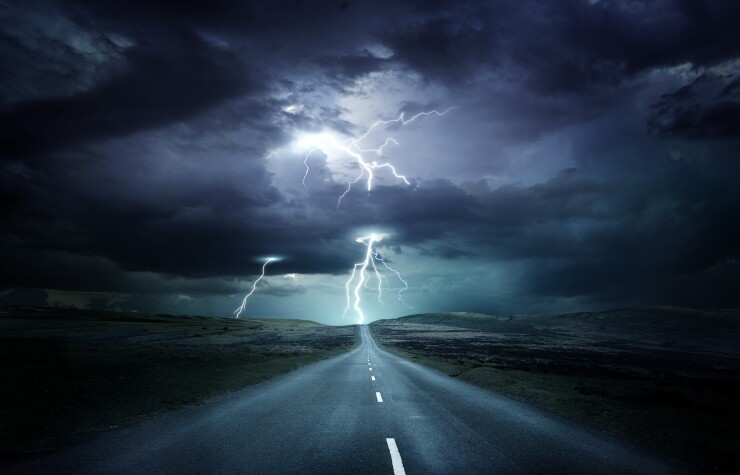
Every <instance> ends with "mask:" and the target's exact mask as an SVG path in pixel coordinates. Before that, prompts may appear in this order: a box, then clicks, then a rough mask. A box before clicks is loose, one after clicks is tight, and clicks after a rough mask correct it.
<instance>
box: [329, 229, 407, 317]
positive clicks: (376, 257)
mask: <svg viewBox="0 0 740 475" xmlns="http://www.w3.org/2000/svg"><path fill="white" fill-rule="evenodd" d="M388 236H389V235H388V234H377V233H373V234H371V235H369V236H360V237H358V238H357V239H355V241H356V242H358V243H360V244H364V245H365V246H367V250H366V251H365V259H364V260H363V261H361V262H358V263H357V264H355V265H354V267H353V268H352V273H351V274H350V276H349V279H347V283H346V284H345V285H344V288H345V290H346V291H347V307H345V309H344V314H342V316H344V315H346V314H347V311H349V309H350V307H352V308H354V310H355V312H356V313H357V316H358V321H357V323H363V322H364V321H365V314H364V313H363V312H362V308H361V307H360V303H361V297H360V290H361V289H362V288H363V287H364V286H366V285H367V282H368V269H367V268H368V266H372V268H373V272H374V274H375V277H376V279H377V281H378V301H380V303H383V279H384V278H385V277H384V276H383V275H382V274H381V273H380V272H379V270H378V267H377V266H376V264H375V263H376V262H380V263H382V264H383V266H384V267H385V268H386V269H388V270H389V271H391V272H393V273H394V274H396V277H397V278H398V280H400V281H401V282H402V283H403V285H404V286H403V287H402V288H401V289H399V290H398V300H399V301H400V302H401V303H403V304H404V305H406V306H407V307H408V308H409V309H411V308H412V307H410V306H409V305H408V304H407V303H406V302H405V301H404V300H403V296H402V295H401V294H402V293H403V292H404V291H406V290H408V288H409V284H408V283H407V282H406V281H405V280H403V278H402V277H401V274H400V273H399V272H398V271H397V270H395V269H393V268H391V267H390V266H389V265H388V264H387V263H386V262H385V261H384V260H383V258H382V257H381V255H380V253H379V252H377V251H376V250H375V249H374V248H373V245H374V244H375V243H378V242H380V241H382V240H383V239H385V238H387V237H388ZM358 269H359V272H358ZM353 282H354V288H353V289H352V290H350V288H351V287H352V285H353Z"/></svg>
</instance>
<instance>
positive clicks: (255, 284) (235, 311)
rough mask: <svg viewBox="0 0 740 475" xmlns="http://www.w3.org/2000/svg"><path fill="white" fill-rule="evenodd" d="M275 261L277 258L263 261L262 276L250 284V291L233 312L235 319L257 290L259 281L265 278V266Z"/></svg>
mask: <svg viewBox="0 0 740 475" xmlns="http://www.w3.org/2000/svg"><path fill="white" fill-rule="evenodd" d="M276 260H277V258H275V257H268V258H267V259H266V260H265V263H264V264H262V274H261V275H260V276H259V278H257V280H255V281H254V283H253V284H252V290H250V291H249V293H248V294H247V295H245V296H244V300H242V304H241V305H239V306H238V307H237V308H236V310H234V313H235V314H236V318H239V315H241V313H242V312H243V311H244V309H245V308H247V300H248V299H249V297H251V296H252V294H253V293H254V291H255V289H256V288H257V283H258V282H259V281H260V280H262V278H263V277H265V268H267V264H269V263H270V262H272V261H276Z"/></svg>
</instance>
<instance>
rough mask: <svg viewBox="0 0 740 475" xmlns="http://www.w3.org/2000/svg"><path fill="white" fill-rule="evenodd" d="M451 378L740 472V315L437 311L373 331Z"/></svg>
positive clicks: (705, 468) (710, 466) (706, 465)
mask: <svg viewBox="0 0 740 475" xmlns="http://www.w3.org/2000/svg"><path fill="white" fill-rule="evenodd" d="M370 328H371V330H372V331H373V333H374V335H375V336H376V339H377V341H378V342H379V343H381V344H382V345H383V346H384V347H385V348H387V349H390V350H391V351H393V352H396V353H398V354H401V355H402V356H406V357H408V358H411V359H413V360H414V361H418V362H420V363H423V364H427V365H429V366H432V367H435V368H437V369H439V370H441V371H443V372H445V373H447V374H449V375H450V376H453V377H457V378H460V379H462V380H465V381H468V382H471V383H474V384H477V385H479V386H482V387H485V388H489V389H492V390H494V391H496V392H499V393H501V394H504V395H507V396H509V397H512V398H514V399H517V400H521V401H525V402H529V403H531V404H534V405H536V406H538V407H541V408H543V409H546V410H549V411H552V412H554V413H557V414H559V415H561V416H564V417H567V418H570V419H572V420H575V421H578V422H579V423H583V424H586V425H589V426H592V427H595V428H597V429H600V430H603V431H605V432H607V433H610V434H613V435H617V436H619V437H623V438H626V439H628V440H631V441H633V442H634V443H638V444H641V445H645V446H648V447H650V448H652V449H654V450H657V451H660V452H664V453H666V454H669V455H671V456H674V457H677V458H679V459H682V460H684V461H687V462H688V463H690V464H693V465H694V466H696V467H697V469H698V470H699V471H701V472H714V473H740V470H738V469H740V455H739V454H740V312H737V311H721V312H705V311H698V310H689V309H676V308H643V309H623V310H614V311H610V312H597V313H579V314H569V315H550V316H548V315H535V316H503V317H502V316H485V315H477V314H425V315H414V316H410V317H404V318H400V319H395V320H382V321H378V322H375V323H373V324H371V325H370Z"/></svg>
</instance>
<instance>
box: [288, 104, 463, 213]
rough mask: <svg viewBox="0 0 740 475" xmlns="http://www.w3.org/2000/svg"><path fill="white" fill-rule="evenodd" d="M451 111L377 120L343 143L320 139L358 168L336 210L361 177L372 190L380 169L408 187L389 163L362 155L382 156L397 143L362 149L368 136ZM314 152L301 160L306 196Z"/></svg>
mask: <svg viewBox="0 0 740 475" xmlns="http://www.w3.org/2000/svg"><path fill="white" fill-rule="evenodd" d="M452 109H455V107H450V108H448V109H446V110H444V111H442V112H439V111H437V110H431V111H426V112H419V113H418V114H416V115H414V116H412V117H411V118H408V119H407V118H406V116H405V114H404V113H403V112H402V113H401V114H400V115H399V116H398V117H396V118H395V119H390V120H378V121H376V122H374V123H373V124H372V125H371V126H370V127H369V128H368V129H367V130H366V131H365V132H364V133H363V134H362V135H359V136H357V137H353V138H349V139H347V140H345V141H343V142H340V141H337V140H335V139H334V138H333V137H330V136H329V137H322V138H326V139H328V141H329V142H330V143H331V145H332V146H333V147H334V148H336V149H338V150H341V151H343V152H344V153H346V154H347V155H349V156H350V157H352V158H354V159H355V161H356V162H357V164H358V165H359V167H360V173H359V175H357V177H356V178H355V179H354V180H351V181H349V182H348V183H347V189H346V190H345V191H344V193H342V194H341V195H340V196H339V199H337V208H339V206H340V205H341V204H342V199H343V198H344V197H345V196H347V193H349V192H350V191H351V190H352V185H355V184H357V183H358V182H359V181H360V180H361V179H362V178H363V177H365V176H366V175H367V178H366V182H367V191H368V192H370V191H372V189H373V178H375V174H374V171H375V170H378V169H380V168H387V169H389V170H390V171H391V173H392V174H393V176H394V177H396V178H398V179H399V180H401V181H403V182H404V183H405V184H406V185H410V184H411V183H410V182H409V180H408V178H407V177H406V176H405V175H401V174H400V173H399V172H398V170H396V167H395V166H393V165H392V164H391V163H389V162H379V161H378V160H366V159H365V158H364V157H363V155H364V154H368V153H370V154H375V155H377V156H379V157H380V156H382V155H383V150H384V149H385V148H386V147H387V146H388V145H390V144H393V145H398V142H397V141H396V140H395V139H393V138H391V137H387V138H386V139H385V140H384V141H383V143H382V144H380V145H379V146H377V147H375V148H364V147H363V146H362V145H361V142H363V141H364V140H365V139H367V138H368V136H369V135H370V134H371V133H372V132H373V131H374V130H375V129H377V128H378V127H380V126H384V125H390V124H400V125H401V126H405V125H408V124H410V123H412V122H414V121H416V120H417V119H419V118H421V117H426V116H430V115H435V116H437V117H442V116H444V115H446V114H447V113H448V112H450V111H451V110H452ZM316 150H321V147H319V146H317V145H313V148H312V149H311V151H309V152H308V153H307V154H306V157H305V159H304V160H303V164H304V165H305V166H306V173H305V174H304V175H303V186H304V187H305V188H306V193H307V194H308V188H307V187H306V177H307V176H308V173H309V171H310V168H309V165H308V158H309V157H310V155H311V154H312V153H313V152H315V151H316Z"/></svg>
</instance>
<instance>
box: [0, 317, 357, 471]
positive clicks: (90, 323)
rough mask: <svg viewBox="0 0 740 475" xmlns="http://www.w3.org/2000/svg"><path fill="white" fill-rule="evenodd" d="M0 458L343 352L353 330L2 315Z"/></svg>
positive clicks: (296, 323)
mask: <svg viewBox="0 0 740 475" xmlns="http://www.w3.org/2000/svg"><path fill="white" fill-rule="evenodd" d="M0 335H1V336H0V369H1V370H2V384H1V385H0V448H1V449H0V459H2V460H4V461H12V460H16V459H18V458H22V457H29V456H35V455H37V454H38V453H39V452H45V451H49V450H53V449H55V448H58V447H61V446H64V445H68V444H70V443H73V442H76V441H78V440H80V439H84V438H86V437H89V436H90V435H91V434H93V433H96V432H99V431H104V430H111V429H115V428H117V427H120V426H125V425H130V424H132V423H135V422H137V421H139V420H142V419H144V418H147V417H152V416H154V415H156V414H160V413H162V412H164V411H169V410H173V409H177V408H181V407H183V406H187V405H192V404H200V403H203V402H205V401H207V400H209V399H211V398H214V397H216V396H220V395H223V394H225V393H228V392H230V391H234V390H237V389H241V388H243V387H245V386H248V385H251V384H255V383H258V382H260V381H264V380H265V379H268V378H270V377H273V376H275V375H278V374H282V373H286V372H288V371H291V370H293V369H296V368H298V367H300V366H303V365H305V364H308V363H311V362H314V361H318V360H320V359H325V358H328V357H331V356H333V355H336V354H339V353H341V352H343V351H346V350H348V349H349V348H351V347H352V346H353V345H356V344H357V343H358V341H359V340H358V336H357V329H356V327H355V326H345V327H332V326H326V325H320V324H317V323H314V322H307V321H302V320H280V319H254V318H249V319H239V320H235V319H224V318H209V317H192V316H173V315H141V314H125V313H118V312H90V311H79V310H62V309H47V308H2V309H0Z"/></svg>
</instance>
